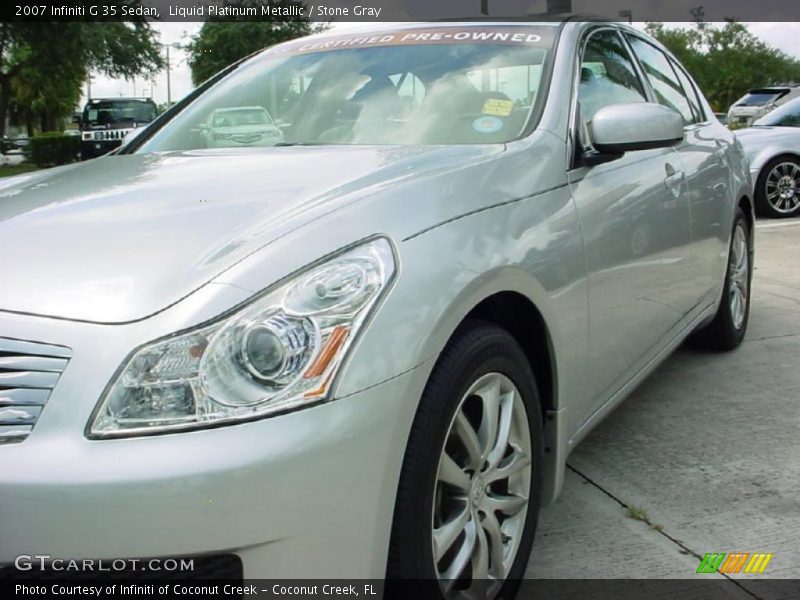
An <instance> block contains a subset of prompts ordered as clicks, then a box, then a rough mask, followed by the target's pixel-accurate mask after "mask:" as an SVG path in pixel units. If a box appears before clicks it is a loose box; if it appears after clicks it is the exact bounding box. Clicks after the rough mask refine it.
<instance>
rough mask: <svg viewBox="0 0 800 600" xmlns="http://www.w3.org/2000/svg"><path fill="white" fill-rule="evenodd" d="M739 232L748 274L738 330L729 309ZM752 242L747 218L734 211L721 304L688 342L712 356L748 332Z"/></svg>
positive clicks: (738, 340)
mask: <svg viewBox="0 0 800 600" xmlns="http://www.w3.org/2000/svg"><path fill="white" fill-rule="evenodd" d="M738 228H741V229H742V230H743V232H744V235H745V239H746V243H747V265H748V272H747V276H746V280H747V295H746V300H745V303H744V304H745V306H744V319H743V320H742V322H741V324H740V325H739V326H738V327H737V326H736V323H735V319H734V315H733V311H732V308H731V302H730V297H731V293H732V277H731V273H732V269H731V263H732V262H733V260H734V244H735V243H736V232H737V229H738ZM752 239H753V238H752V231H751V230H750V224H749V222H748V220H747V217H746V216H745V214H744V211H742V209H741V208H737V209H736V215H735V218H734V221H733V229H732V233H731V243H730V248H729V250H728V268H727V269H726V270H725V284H724V288H723V290H722V299H721V300H720V304H719V308H718V309H717V314H716V315H715V316H714V319H713V320H712V321H711V323H709V324H708V325H706V326H705V327H703V328H702V329H701V330H699V331H697V332H696V333H695V334H694V335H693V336H692V339H691V341H692V344H693V345H694V346H695V347H698V348H701V349H704V350H712V351H715V352H725V351H728V350H733V349H735V348H737V347H738V346H739V344H741V343H742V340H743V339H744V336H745V333H746V332H747V322H748V320H749V318H750V298H751V296H752V280H753V242H752Z"/></svg>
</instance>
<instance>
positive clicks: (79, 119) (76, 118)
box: [72, 115, 81, 125]
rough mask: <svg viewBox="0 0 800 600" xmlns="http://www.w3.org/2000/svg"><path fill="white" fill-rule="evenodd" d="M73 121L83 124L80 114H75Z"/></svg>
mask: <svg viewBox="0 0 800 600" xmlns="http://www.w3.org/2000/svg"><path fill="white" fill-rule="evenodd" d="M72 122H73V123H75V124H76V125H80V124H81V118H80V117H79V116H78V115H73V116H72Z"/></svg>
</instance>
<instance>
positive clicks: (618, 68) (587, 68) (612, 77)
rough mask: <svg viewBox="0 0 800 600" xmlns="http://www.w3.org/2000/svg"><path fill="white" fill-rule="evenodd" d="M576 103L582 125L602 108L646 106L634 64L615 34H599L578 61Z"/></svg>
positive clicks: (609, 32)
mask: <svg viewBox="0 0 800 600" xmlns="http://www.w3.org/2000/svg"><path fill="white" fill-rule="evenodd" d="M578 102H579V103H580V111H581V119H582V120H583V121H584V122H585V123H588V122H589V121H591V120H592V117H593V116H594V114H595V113H596V112H597V111H598V110H600V109H601V108H603V107H605V106H610V105H612V104H622V103H627V102H647V97H646V96H645V93H644V88H643V86H642V82H641V80H640V79H639V77H638V75H637V74H636V69H635V68H634V66H633V60H632V58H631V56H630V54H628V51H627V50H626V49H625V46H624V45H623V43H622V40H621V39H620V37H619V35H618V34H617V33H616V32H614V31H611V30H602V31H598V32H597V33H594V34H592V36H591V37H590V38H589V40H588V41H587V42H586V46H585V48H584V51H583V57H582V60H581V72H580V82H579V83H578Z"/></svg>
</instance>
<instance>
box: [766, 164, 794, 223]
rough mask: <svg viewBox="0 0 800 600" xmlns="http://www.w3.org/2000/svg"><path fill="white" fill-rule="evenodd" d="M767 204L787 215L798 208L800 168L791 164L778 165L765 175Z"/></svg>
mask: <svg viewBox="0 0 800 600" xmlns="http://www.w3.org/2000/svg"><path fill="white" fill-rule="evenodd" d="M765 186H766V189H765V193H766V197H767V202H769V204H770V206H771V207H772V208H773V209H775V210H776V211H777V212H779V213H781V214H789V213H792V212H794V211H796V210H797V208H798V206H800V190H799V189H798V186H800V167H799V166H798V165H796V164H795V163H793V162H790V161H787V162H782V163H778V164H777V165H775V167H773V169H772V170H771V171H770V172H769V175H767V180H766V183H765Z"/></svg>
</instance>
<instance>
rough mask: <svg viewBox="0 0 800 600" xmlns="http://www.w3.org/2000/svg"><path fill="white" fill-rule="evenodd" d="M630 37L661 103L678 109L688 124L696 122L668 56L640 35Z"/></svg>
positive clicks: (634, 50) (635, 52)
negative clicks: (639, 36)
mask: <svg viewBox="0 0 800 600" xmlns="http://www.w3.org/2000/svg"><path fill="white" fill-rule="evenodd" d="M628 39H629V40H630V43H631V46H632V47H633V52H634V54H636V56H637V57H638V58H639V61H640V62H641V64H642V68H644V72H645V75H647V79H648V80H649V81H650V85H651V86H652V87H653V91H654V92H655V93H656V97H657V98H658V101H659V103H661V104H663V105H664V106H666V107H668V108H671V109H673V110H675V111H677V112H678V113H679V114H680V115H681V116H682V117H683V122H684V123H686V124H687V125H688V124H690V123H694V122H695V117H694V114H693V112H692V108H691V106H690V105H689V100H688V99H687V98H686V95H685V94H684V91H683V87H682V86H681V84H680V81H678V76H677V75H676V74H675V70H674V69H673V68H672V65H671V64H670V62H669V59H668V58H667V56H666V55H665V54H664V53H663V52H661V50H659V49H658V48H656V47H655V46H653V45H652V44H648V43H647V42H645V41H644V40H642V39H640V38H638V37H635V36H630V37H629V38H628Z"/></svg>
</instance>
